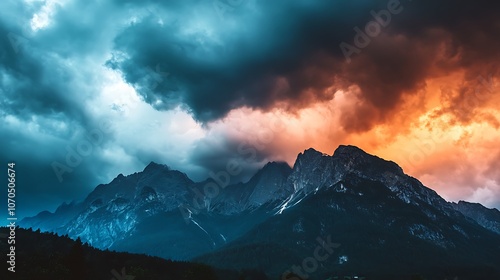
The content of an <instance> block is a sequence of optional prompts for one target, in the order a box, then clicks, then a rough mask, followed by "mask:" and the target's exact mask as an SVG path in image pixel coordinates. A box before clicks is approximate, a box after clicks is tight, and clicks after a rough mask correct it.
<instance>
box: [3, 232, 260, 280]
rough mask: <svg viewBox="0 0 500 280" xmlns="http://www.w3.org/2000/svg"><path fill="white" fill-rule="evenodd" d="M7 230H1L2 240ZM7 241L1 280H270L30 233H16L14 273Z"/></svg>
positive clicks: (245, 272)
mask: <svg viewBox="0 0 500 280" xmlns="http://www.w3.org/2000/svg"><path fill="white" fill-rule="evenodd" d="M7 233H8V229H7V228H4V227H2V228H0V235H1V236H2V237H3V236H5V235H6V234H7ZM10 246H11V245H8V244H7V242H6V239H4V238H2V239H1V240H0V252H2V258H1V260H2V263H3V268H2V272H1V273H0V279H2V280H4V279H5V280H7V279H20V280H21V279H22V280H44V279H47V280H87V279H88V280H90V279H92V280H97V279H106V280H109V279H112V280H141V279H142V280H156V279H158V280H160V279H161V280H168V279H172V280H181V279H185V280H200V279H202V280H204V279H206V280H219V279H220V280H225V279H230V280H239V279H253V280H261V279H267V278H266V277H265V276H264V274H262V273H259V272H256V271H250V270H248V271H241V272H236V271H229V270H220V269H214V268H211V267H210V266H208V265H204V264H199V263H189V262H179V261H170V260H165V259H162V258H158V257H151V256H146V255H140V254H129V253H118V252H113V251H102V250H98V249H95V248H93V247H91V246H89V245H88V244H82V243H81V241H80V240H79V239H77V240H76V241H75V240H72V239H70V238H69V237H67V236H58V235H55V234H51V233H40V231H36V232H35V231H32V230H31V229H23V228H17V230H16V245H15V247H16V252H15V254H16V264H15V273H12V272H9V271H7V264H6V262H5V258H6V257H5V255H6V254H4V252H8V248H9V247H10Z"/></svg>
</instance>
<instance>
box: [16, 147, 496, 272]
mask: <svg viewBox="0 0 500 280" xmlns="http://www.w3.org/2000/svg"><path fill="white" fill-rule="evenodd" d="M216 183H217V182H216V181H214V180H213V179H208V180H206V181H204V182H198V183H197V182H193V181H192V180H190V179H189V178H188V177H187V176H186V175H185V174H184V173H181V172H179V171H176V170H171V169H170V168H168V167H167V166H165V165H160V164H156V163H151V164H149V165H148V166H147V167H146V168H145V169H144V170H143V171H142V172H138V173H135V174H132V175H129V176H123V175H121V174H120V175H118V177H116V178H115V179H114V180H113V181H112V182H110V183H109V184H106V185H99V186H97V187H96V188H95V190H94V191H93V192H91V193H90V194H89V195H88V197H87V198H86V199H85V200H84V201H82V202H79V203H72V204H69V205H68V204H64V205H61V207H59V208H58V210H57V211H56V212H55V213H49V212H42V213H40V214H39V215H37V216H35V217H32V218H26V219H24V220H23V221H22V222H21V225H22V226H24V227H34V228H40V229H42V230H45V231H55V232H58V233H60V234H68V235H69V236H70V237H72V238H76V237H80V238H81V239H82V241H84V242H89V243H90V244H91V245H93V246H95V247H98V248H110V249H115V250H121V251H129V252H138V253H147V254H150V255H156V256H160V257H164V258H173V259H179V260H187V259H192V258H194V257H197V259H196V260H197V261H201V262H206V263H208V264H211V265H215V266H218V267H223V268H231V269H245V268H255V267H258V268H260V269H264V270H265V271H266V272H267V273H268V274H269V275H270V276H273V277H275V276H278V275H281V274H282V273H283V272H284V271H286V269H287V268H289V266H290V265H291V264H293V263H300V262H302V260H303V259H304V257H305V256H308V255H310V254H311V252H312V251H314V246H316V245H314V244H316V243H317V241H316V240H317V239H318V238H320V237H321V238H326V236H331V237H332V238H335V239H336V241H337V242H338V243H340V244H341V245H342V246H341V247H340V248H339V249H338V250H336V253H335V254H333V255H334V256H332V257H330V258H329V259H328V261H326V262H325V263H324V264H322V266H321V267H320V268H318V275H324V276H325V278H328V277H327V276H328V272H329V271H332V269H335V270H336V271H351V272H353V271H354V272H355V271H362V272H366V273H368V272H370V271H371V272H372V273H375V274H374V275H376V273H377V272H382V271H386V272H387V271H388V270H390V269H393V272H394V273H399V274H398V275H402V274H403V273H404V271H417V272H419V271H420V272H423V273H425V272H426V271H428V270H432V267H435V266H436V265H437V266H438V267H439V265H440V264H441V265H442V266H443V269H444V268H446V269H448V270H447V271H453V268H454V267H455V268H456V267H462V266H463V265H467V266H468V267H472V268H471V271H474V269H476V268H477V267H481V269H486V270H487V271H493V272H492V273H496V272H495V271H498V269H495V265H494V264H495V263H496V264H498V263H500V257H499V254H498V250H500V212H499V211H498V210H496V209H487V208H485V207H484V206H482V205H480V204H472V203H467V202H459V203H458V204H455V203H448V202H446V201H445V200H444V199H443V198H441V197H440V196H439V195H438V194H437V193H436V192H434V191H433V190H431V189H429V188H427V187H425V186H423V185H422V184H421V183H420V182H419V181H418V180H417V179H415V178H413V177H410V176H408V175H406V174H404V172H403V170H402V169H401V168H400V167H399V166H398V165H397V164H396V163H394V162H391V161H386V160H383V159H381V158H379V157H376V156H373V155H369V154H367V153H365V152H364V151H363V150H361V149H359V148H357V147H354V146H340V147H338V148H337V150H336V151H335V152H334V154H333V155H331V156H330V155H327V154H323V153H321V152H318V151H316V150H314V149H308V150H306V151H304V152H303V153H300V154H299V155H298V157H297V159H296V162H295V164H294V166H293V168H290V167H289V166H288V164H286V163H282V162H271V163H268V164H267V165H265V166H264V167H263V168H262V169H261V170H259V171H258V172H257V173H256V174H255V175H254V176H253V177H252V178H251V179H250V180H249V181H248V182H245V183H238V184H234V185H228V186H222V187H220V188H218V189H217V192H214V193H212V195H206V192H204V188H206V186H207V185H210V184H212V185H214V184H216ZM219 185H220V184H219ZM311 250H312V251H311ZM465 251H467V252H468V253H467V254H464V253H463V252H465ZM377 252H379V253H380V252H384V253H383V255H384V258H377V257H374V256H377V254H379V253H377ZM269 258H272V260H273V261H271V259H269ZM443 260H446V261H443ZM398 261H402V262H403V264H400V265H399V266H398V265H396V263H397V262H398ZM391 265H392V268H391ZM394 266H397V267H398V268H397V269H395V268H394ZM496 268H498V266H496ZM446 269H444V270H443V271H446ZM499 273H500V272H499ZM463 275H466V274H463ZM444 276H446V275H444ZM449 277H452V276H451V275H450V276H449ZM471 277H473V278H474V277H475V276H471ZM444 278H445V277H441V279H444ZM285 279H286V278H285ZM290 279H292V278H290ZM311 279H314V278H311Z"/></svg>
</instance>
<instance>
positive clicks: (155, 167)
mask: <svg viewBox="0 0 500 280" xmlns="http://www.w3.org/2000/svg"><path fill="white" fill-rule="evenodd" d="M163 169H166V170H170V168H169V167H168V166H167V165H166V164H159V163H156V162H154V161H152V162H150V163H149V164H148V165H147V166H146V167H145V168H144V171H143V172H151V171H154V170H163Z"/></svg>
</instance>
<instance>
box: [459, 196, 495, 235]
mask: <svg viewBox="0 0 500 280" xmlns="http://www.w3.org/2000/svg"><path fill="white" fill-rule="evenodd" d="M452 207H453V208H454V209H455V210H457V211H459V212H460V213H462V214H464V216H466V217H468V218H471V219H472V220H474V221H475V222H477V223H478V224H480V225H481V226H483V227H484V228H487V229H489V230H491V231H494V232H496V233H498V234H500V211H498V210H497V209H489V208H486V207H484V206H483V205H481V204H479V203H470V202H466V201H459V202H458V203H452Z"/></svg>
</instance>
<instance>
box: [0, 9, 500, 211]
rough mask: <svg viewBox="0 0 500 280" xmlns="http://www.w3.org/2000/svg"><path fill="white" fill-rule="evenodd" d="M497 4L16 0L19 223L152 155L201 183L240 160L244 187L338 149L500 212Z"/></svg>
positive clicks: (5, 64)
mask: <svg viewBox="0 0 500 280" xmlns="http://www.w3.org/2000/svg"><path fill="white" fill-rule="evenodd" d="M499 11H500V3H497V2H495V1H487V0H478V1H456V0H442V1H430V0H422V1H411V0H401V1H397V0H387V1H386V0H384V1H372V0H364V1H362V0H353V1H346V0H332V1H319V0H307V1H306V0H294V1H264V0H189V1H188V0H183V1H154V0H149V1H139V0H108V1H104V0H85V1H83V0H46V1H39V0H24V1H14V0H7V1H2V2H1V3H0V135H1V137H0V144H1V145H0V162H1V163H2V165H3V166H4V167H3V168H5V169H7V163H8V162H15V163H16V166H15V168H16V174H17V177H16V178H17V181H16V182H17V187H16V188H17V193H16V194H17V196H16V200H17V214H18V216H19V217H20V218H22V217H23V216H30V215H34V214H36V213H38V212H40V211H42V210H50V211H53V210H55V208H56V207H57V206H58V205H59V204H61V203H62V202H70V201H72V200H81V199H83V198H85V196H86V195H87V194H88V193H89V192H91V191H92V190H93V189H94V188H95V187H96V186H97V185H98V184H101V183H107V182H109V181H111V180H112V179H113V178H114V177H116V176H117V175H118V174H120V173H123V174H125V175H127V174H131V173H134V172H138V171H141V170H142V169H143V168H144V167H145V166H146V165H147V164H148V163H149V162H151V161H155V162H158V163H162V164H166V165H168V166H170V167H171V168H173V169H178V170H181V171H183V172H185V173H187V174H188V175H189V177H190V178H192V179H193V180H199V181H201V180H203V179H205V178H207V177H208V176H209V174H210V172H219V171H222V170H225V169H226V167H227V164H228V162H235V161H236V162H238V163H239V164H240V165H241V166H243V169H242V171H241V172H239V173H238V174H237V175H235V176H233V177H232V180H233V181H235V182H236V181H239V180H247V179H248V178H249V176H251V175H252V174H253V173H254V172H256V170H257V169H258V168H260V167H262V166H263V165H264V164H265V163H267V162H268V161H286V162H288V163H289V164H290V165H293V163H294V160H295V158H296V156H297V154H298V153H300V152H302V151H303V150H305V149H307V148H310V147H312V148H315V149H316V150H319V151H322V152H324V153H327V154H332V153H333V151H334V150H335V149H336V148H337V147H338V145H340V144H351V145H356V146H358V147H360V148H362V149H364V150H365V151H366V152H368V153H371V154H376V155H378V156H380V157H383V158H385V159H389V160H393V161H395V162H397V163H398V164H399V165H400V166H401V167H402V168H403V169H404V171H405V172H406V173H407V174H409V175H411V176H414V177H416V178H418V179H419V180H421V181H422V182H423V183H424V184H425V185H426V186H428V187H430V188H432V189H434V190H436V191H437V192H438V193H439V194H440V195H441V196H443V197H444V198H445V199H447V200H449V201H458V200H467V201H473V202H480V203H482V204H484V205H485V206H487V207H496V208H500V171H499V170H500V145H499V144H498V143H499V140H500V132H499V127H500V119H499V118H500V114H499V110H500V102H499V101H500V96H499V94H498V93H499V77H500V71H499V69H498V62H499V61H500V52H499V49H500V36H498V35H499V34H500V18H499V17H498V13H499ZM6 194H7V191H6V190H5V192H4V193H1V194H0V196H1V197H0V198H2V199H4V198H5V197H6ZM0 216H1V217H5V216H6V211H3V210H2V214H0Z"/></svg>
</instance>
